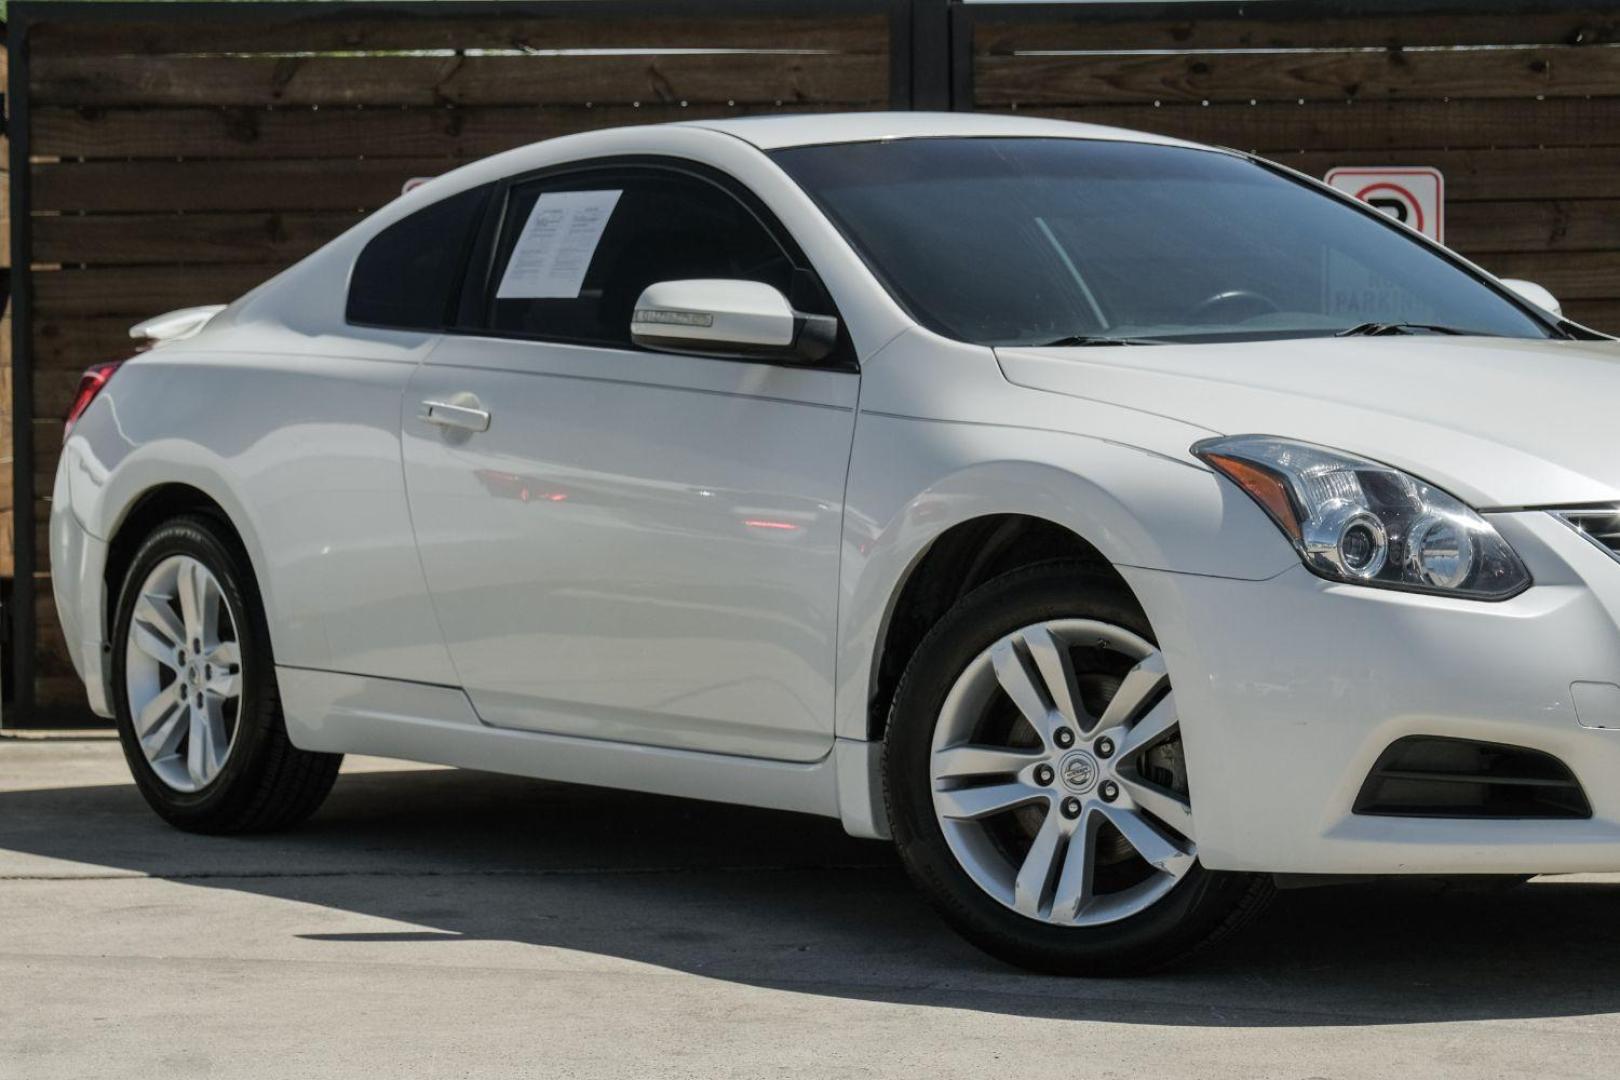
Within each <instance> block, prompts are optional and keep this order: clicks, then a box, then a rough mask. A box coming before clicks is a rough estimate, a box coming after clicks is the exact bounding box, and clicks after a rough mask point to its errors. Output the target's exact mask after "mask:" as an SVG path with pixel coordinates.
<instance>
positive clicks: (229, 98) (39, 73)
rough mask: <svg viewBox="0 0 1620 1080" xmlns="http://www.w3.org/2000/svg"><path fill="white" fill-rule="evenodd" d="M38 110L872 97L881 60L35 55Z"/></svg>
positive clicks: (885, 85) (881, 79)
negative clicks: (40, 107) (41, 107)
mask: <svg viewBox="0 0 1620 1080" xmlns="http://www.w3.org/2000/svg"><path fill="white" fill-rule="evenodd" d="M31 87H32V91H31V92H32V94H33V95H34V101H35V103H36V104H38V105H72V106H77V107H81V108H83V107H96V106H121V107H128V106H136V105H216V106H217V105H401V106H402V105H417V106H438V105H445V104H456V105H535V104H542V105H543V104H550V103H561V104H568V105H584V104H587V103H591V102H595V103H598V104H617V105H629V104H631V103H633V102H638V101H640V102H664V103H672V102H681V101H697V102H703V103H720V104H724V103H726V102H748V103H761V102H769V103H775V102H778V101H780V102H783V103H802V102H823V103H827V104H866V105H870V104H874V103H878V102H885V101H887V100H888V96H889V66H888V58H887V57H885V56H864V55H850V54H844V53H808V54H801V53H792V54H780V53H710V54H683V53H676V54H664V55H633V56H603V55H591V56H575V55H569V56H307V57H306V56H287V57H216V56H205V57H152V58H147V57H87V56H42V57H38V58H36V59H35V61H34V68H33V72H32V81H31Z"/></svg>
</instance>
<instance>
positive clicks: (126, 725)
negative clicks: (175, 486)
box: [112, 515, 343, 833]
mask: <svg viewBox="0 0 1620 1080" xmlns="http://www.w3.org/2000/svg"><path fill="white" fill-rule="evenodd" d="M252 586H253V577H252V574H251V573H250V572H249V570H248V567H247V565H246V563H245V560H244V559H243V557H242V556H241V554H240V553H239V551H238V550H237V549H236V547H235V546H234V545H233V544H232V543H230V542H229V541H228V539H227V536H226V534H225V533H224V531H223V530H222V529H221V527H220V526H219V525H218V524H217V523H216V522H215V521H213V520H212V519H210V518H208V517H204V516H200V515H188V516H185V517H180V518H176V519H174V520H172V521H170V522H168V523H166V524H164V525H163V526H161V527H159V528H158V529H157V530H155V531H154V532H153V533H152V534H151V535H150V536H148V537H147V538H146V540H145V542H144V543H143V544H142V545H141V548H140V550H139V551H138V552H137V553H136V555H135V558H134V561H133V562H132V563H131V565H130V568H129V571H128V573H127V574H126V575H125V578H124V584H123V588H122V590H121V591H120V594H119V600H118V608H117V611H116V613H115V616H116V617H115V620H114V627H113V649H112V677H113V698H114V707H115V709H116V715H117V724H118V733H119V738H120V740H121V741H122V743H123V747H124V756H125V758H126V759H128V761H129V765H130V769H131V771H132V772H133V773H134V776H135V781H136V784H137V786H138V787H139V788H140V790H141V794H142V795H143V796H145V798H146V801H147V802H148V803H149V804H150V805H151V807H152V808H153V809H154V810H156V811H157V812H158V814H160V815H161V816H162V817H163V818H164V819H165V820H166V821H168V822H169V823H171V824H173V825H176V826H178V827H180V828H183V829H189V830H193V831H196V832H213V833H230V832H249V831H259V830H267V829H274V828H279V827H283V826H287V825H291V824H294V823H296V822H298V821H301V820H302V819H304V818H306V817H308V816H309V815H310V814H312V813H314V811H315V809H316V808H317V807H318V806H320V804H321V801H322V800H323V799H324V798H325V797H326V794H327V792H328V791H330V790H331V787H332V783H333V781H334V780H335V779H336V777H337V770H338V766H339V765H340V764H341V763H342V760H343V758H342V755H339V754H317V753H310V752H307V751H303V750H299V749H298V748H296V747H295V746H293V745H292V743H291V742H290V741H289V740H288V738H287V729H286V725H285V724H284V723H283V721H282V716H281V702H280V698H279V696H278V694H277V689H276V677H275V667H274V663H273V661H272V659H271V655H270V648H269V632H268V629H267V627H266V625H265V619H264V613H263V610H262V608H261V607H260V605H259V602H258V597H257V595H256V594H255V592H254V590H253V587H252Z"/></svg>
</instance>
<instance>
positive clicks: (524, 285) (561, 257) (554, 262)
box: [495, 190, 624, 300]
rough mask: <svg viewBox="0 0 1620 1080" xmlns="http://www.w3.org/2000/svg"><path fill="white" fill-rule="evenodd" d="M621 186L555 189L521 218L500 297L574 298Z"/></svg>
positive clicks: (619, 193) (544, 195) (621, 193)
mask: <svg viewBox="0 0 1620 1080" xmlns="http://www.w3.org/2000/svg"><path fill="white" fill-rule="evenodd" d="M623 194H624V192H623V191H622V190H621V191H553V192H547V193H545V194H543V195H541V196H540V197H539V198H538V199H536V200H535V201H534V208H533V209H532V210H530V211H529V220H528V221H526V222H524V223H523V231H522V232H521V233H519V234H518V239H517V244H516V245H515V246H514V247H513V248H512V257H511V258H510V259H508V260H507V262H506V273H504V274H502V275H501V285H500V288H498V289H497V290H495V299H497V300H572V299H574V298H575V297H577V296H579V290H580V288H581V287H582V286H583V285H584V284H585V272H586V271H587V270H589V269H590V266H591V258H592V257H593V256H594V255H595V254H596V245H597V244H599V243H601V240H602V232H603V230H605V229H606V228H607V224H608V219H609V218H610V217H612V216H613V208H614V207H615V206H616V205H618V202H619V196H620V195H623Z"/></svg>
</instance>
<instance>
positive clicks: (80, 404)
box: [62, 360, 123, 442]
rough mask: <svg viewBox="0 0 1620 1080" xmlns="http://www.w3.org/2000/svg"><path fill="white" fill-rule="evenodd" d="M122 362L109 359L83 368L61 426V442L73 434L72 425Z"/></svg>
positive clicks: (77, 420)
mask: <svg viewBox="0 0 1620 1080" xmlns="http://www.w3.org/2000/svg"><path fill="white" fill-rule="evenodd" d="M122 364H123V361H122V360H109V361H107V362H106V363H104V364H92V365H91V366H90V367H87V368H85V369H84V374H83V375H80V376H79V389H78V392H77V393H75V394H74V395H73V408H71V409H69V410H68V414H67V423H66V424H64V425H63V427H62V441H63V442H67V437H68V436H69V435H71V434H73V425H74V424H76V423H78V422H79V417H81V416H83V415H84V410H86V409H88V408H89V407H90V403H91V402H92V401H94V400H96V395H97V394H99V393H101V388H102V387H103V386H106V385H107V380H108V379H110V378H112V377H113V372H115V371H117V370H118V368H119V367H120V366H121V365H122Z"/></svg>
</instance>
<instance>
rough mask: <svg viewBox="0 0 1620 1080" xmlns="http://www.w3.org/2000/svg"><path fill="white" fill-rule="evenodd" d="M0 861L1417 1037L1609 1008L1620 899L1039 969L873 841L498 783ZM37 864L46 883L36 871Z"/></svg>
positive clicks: (369, 911) (1128, 1011)
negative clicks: (994, 950) (1392, 1027)
mask: <svg viewBox="0 0 1620 1080" xmlns="http://www.w3.org/2000/svg"><path fill="white" fill-rule="evenodd" d="M0 848H3V849H6V850H8V851H13V852H18V853H22V854H23V855H25V856H29V855H31V856H42V857H45V858H49V859H60V860H67V861H68V862H70V863H74V864H86V865H80V866H65V865H54V864H48V863H40V862H38V861H37V860H35V861H33V862H30V863H28V866H29V867H33V868H38V869H39V872H41V873H61V874H71V873H86V872H89V869H90V868H96V867H100V868H106V870H107V871H110V872H117V871H133V872H138V873H141V874H148V875H152V876H156V877H163V878H170V879H175V880H180V881H183V882H186V883H187V884H189V885H194V886H197V887H203V888H217V889H232V890H238V891H242V892H247V893H253V894H258V895H263V896H268V897H275V898H283V899H287V900H292V901H297V902H300V903H306V904H315V905H320V906H323V907H327V908H332V909H337V910H343V911H351V912H355V913H359V914H362V915H366V916H372V917H377V918H381V919H388V920H394V921H396V922H398V923H401V924H404V925H402V926H399V927H390V928H388V929H383V930H378V931H376V932H353V933H337V934H319V933H309V934H303V935H300V936H301V937H303V938H305V939H307V940H311V941H316V942H319V941H343V942H355V941H369V942H375V943H377V944H378V945H379V946H383V945H386V944H387V943H389V942H398V941H412V942H429V943H431V942H435V941H441V940H442V941H444V942H447V943H448V942H455V941H465V940H494V941H509V942H517V943H524V944H532V945H539V946H548V947H554V948H561V949H568V950H576V951H583V952H588V953H595V954H602V955H607V956H613V957H622V958H626V959H629V960H634V961H638V962H641V963H646V964H652V965H658V966H661V967H665V968H668V969H671V970H676V971H687V972H694V973H698V974H701V975H703V976H704V977H707V978H713V979H724V980H731V981H736V982H740V983H745V984H750V985H757V986H764V987H780V988H785V989H790V990H794V991H796V992H799V993H809V994H824V995H834V996H839V997H845V998H852V999H862V1000H872V1001H885V1002H901V1003H909V1004H921V1005H930V1006H937V1007H940V1008H953V1009H971V1010H981V1011H991V1012H997V1013H1005V1014H1009V1015H1018V1016H1032V1017H1042V1018H1068V1019H1076V1020H1080V1019H1086V1020H1106V1021H1112V1022H1126V1023H1131V1022H1135V1023H1144V1024H1172V1025H1186V1026H1245V1027H1254V1026H1322V1025H1336V1024H1357V1025H1378V1024H1410V1023H1429V1022H1440V1021H1457V1020H1472V1019H1494V1018H1528V1017H1553V1016H1577V1015H1590V1014H1599V1013H1610V1012H1617V1011H1620V963H1617V961H1620V924H1617V922H1616V920H1615V919H1614V917H1613V912H1614V909H1615V902H1616V900H1617V898H1620V888H1617V887H1614V886H1609V885H1603V884H1592V883H1585V884H1582V883H1572V882H1559V881H1558V880H1556V879H1543V880H1541V881H1537V882H1534V883H1532V884H1529V885H1524V886H1520V887H1517V888H1512V889H1501V890H1491V891H1479V890H1471V889H1457V888H1445V887H1439V886H1435V885H1432V884H1424V885H1417V884H1401V885H1362V886H1346V887H1339V888H1331V889H1327V888H1324V889H1308V890H1300V891H1294V892H1288V893H1284V894H1282V895H1281V896H1280V898H1279V899H1278V901H1277V902H1276V903H1275V904H1274V905H1273V907H1272V908H1271V909H1270V911H1269V913H1268V914H1267V916H1266V917H1265V919H1264V921H1263V922H1262V923H1261V924H1260V925H1258V926H1256V927H1254V928H1252V929H1250V930H1249V931H1247V932H1245V933H1244V934H1243V935H1241V936H1240V937H1239V938H1237V939H1235V940H1233V941H1232V942H1230V943H1229V944H1228V945H1227V946H1225V947H1223V948H1221V949H1219V950H1217V951H1214V952H1212V953H1209V954H1207V955H1205V956H1204V957H1202V958H1201V959H1200V960H1199V961H1197V962H1196V963H1195V964H1192V965H1189V966H1186V967H1183V968H1181V969H1179V970H1176V971H1172V972H1168V973H1163V974H1158V975H1154V976H1150V977H1145V978H1140V979H1130V980H1110V981H1093V980H1065V979H1056V978H1050V977H1040V976H1032V975H1027V974H1024V973H1022V972H1018V971H1015V970H1013V969H1011V968H1008V967H1006V966H1004V965H1002V964H1000V963H998V962H996V961H994V960H991V959H989V958H987V957H985V956H983V955H981V954H980V953H978V952H977V951H975V950H973V949H972V948H970V947H968V946H967V945H965V944H963V943H962V942H961V941H960V940H959V939H957V938H956V937H955V935H954V934H953V933H952V932H951V931H950V930H949V929H948V928H947V927H945V926H944V925H943V924H942V923H941V922H940V921H939V919H938V918H937V917H936V916H934V915H933V913H932V912H931V911H930V910H929V908H928V907H927V906H926V905H925V904H924V903H923V901H922V900H921V899H920V897H919V896H918V895H917V894H916V893H915V892H914V891H913V890H912V888H911V887H910V885H909V883H908V882H907V881H906V880H905V876H904V874H903V873H902V871H901V870H900V868H899V866H898V864H897V862H896V860H895V858H894V857H893V855H892V854H891V852H890V850H889V848H888V846H887V845H885V844H880V843H875V842H868V841H859V840H853V839H850V838H849V837H847V836H845V835H844V834H843V832H842V831H841V829H840V827H839V825H838V824H837V823H836V822H834V821H830V820H823V819H818V818H811V817H804V816H799V815H793V814H783V813H774V812H770V811H761V810H750V809H743V808H737V807H729V806H723V805H719V804H708V803H698V802H690V801H683V800H676V799H665V798H658V797H653V796H644V795H635V794H626V793H621V792H613V791H606V790H601V789H593V788H583V787H575V786H569V785H561V784H549V783H542V782H539V781H529V780H522V779H517V778H512V777H503V776H494V775H490V774H485V773H474V772H457V771H450V770H401V771H397V772H366V773H357V774H354V775H345V776H343V777H342V778H340V780H339V782H338V785H337V788H336V789H335V790H334V792H333V794H332V797H331V798H330V800H329V801H328V802H327V804H326V805H325V807H323V809H322V810H321V812H320V813H319V814H318V815H317V816H316V817H315V818H314V819H313V820H312V821H310V822H309V823H308V824H307V825H305V826H303V827H302V828H300V829H298V830H296V831H293V832H289V833H285V834H281V835H275V836H260V837H239V838H220V837H202V836H191V835H187V834H184V833H180V832H177V831H175V830H172V829H170V828H168V827H167V826H165V825H163V824H162V823H161V822H159V821H158V820H157V819H156V818H155V817H154V816H153V815H152V814H151V813H150V812H149V811H148V810H147V808H146V806H145V804H144V803H143V802H142V801H141V799H140V797H139V795H138V794H137V792H136V791H135V789H134V788H133V786H131V785H127V784H124V785H108V786H86V787H65V788H54V789H48V790H24V791H10V792H5V793H0ZM29 872H32V870H30V871H29Z"/></svg>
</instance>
